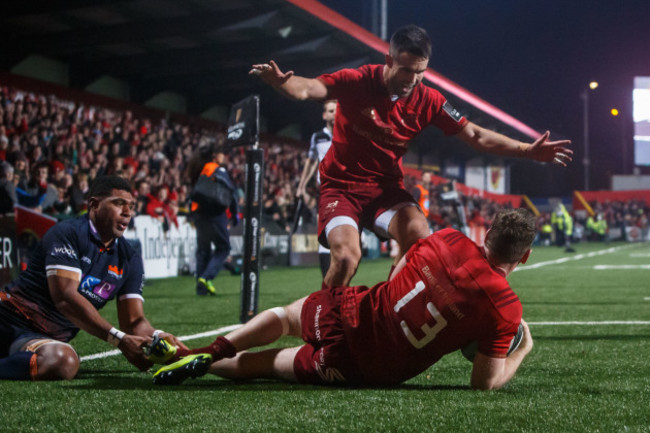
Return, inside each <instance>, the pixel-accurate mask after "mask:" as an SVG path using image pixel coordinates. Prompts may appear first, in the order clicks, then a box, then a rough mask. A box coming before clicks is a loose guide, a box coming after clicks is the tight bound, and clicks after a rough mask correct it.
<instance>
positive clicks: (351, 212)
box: [318, 185, 417, 247]
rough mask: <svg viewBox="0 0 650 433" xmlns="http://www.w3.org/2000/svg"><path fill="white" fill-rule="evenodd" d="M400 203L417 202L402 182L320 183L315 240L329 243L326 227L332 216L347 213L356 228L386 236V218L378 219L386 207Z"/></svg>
mask: <svg viewBox="0 0 650 433" xmlns="http://www.w3.org/2000/svg"><path fill="white" fill-rule="evenodd" d="M402 203H408V204H410V203H413V204H414V205H417V202H416V201H415V199H414V198H413V196H412V195H411V194H410V193H408V192H407V191H406V190H405V189H404V188H402V187H401V186H398V185H395V186H380V185H368V187H366V188H363V189H345V188H337V187H335V186H328V185H322V186H321V189H320V201H319V202H318V240H319V241H320V243H321V244H323V245H324V246H326V247H328V246H329V245H328V243H327V234H326V233H325V228H326V227H327V225H328V224H329V222H330V221H331V220H332V219H333V218H335V217H349V218H351V219H353V220H354V221H355V222H356V223H357V227H359V230H361V229H362V228H367V229H368V230H370V231H372V232H373V233H375V234H376V235H377V236H379V238H380V239H388V237H389V236H388V223H390V220H388V221H377V219H378V218H379V217H380V216H381V215H382V214H383V213H384V212H386V211H388V210H391V209H395V210H396V209H398V208H399V205H400V204H402Z"/></svg>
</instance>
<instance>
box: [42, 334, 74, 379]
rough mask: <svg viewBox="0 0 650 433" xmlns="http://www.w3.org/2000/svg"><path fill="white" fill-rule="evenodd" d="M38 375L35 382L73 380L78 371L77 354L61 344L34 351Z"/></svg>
mask: <svg viewBox="0 0 650 433" xmlns="http://www.w3.org/2000/svg"><path fill="white" fill-rule="evenodd" d="M36 354H37V356H38V358H37V366H38V373H37V376H36V378H35V379H36V380H60V379H65V380H69V379H73V378H74V377H75V376H76V375H77V372H78V371H79V357H78V356H77V352H75V351H74V349H73V348H72V347H71V346H69V345H68V344H63V343H60V344H59V343H52V344H46V345H43V346H41V347H39V348H38V349H37V350H36Z"/></svg>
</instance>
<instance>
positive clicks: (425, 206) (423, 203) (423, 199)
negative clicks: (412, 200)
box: [415, 184, 429, 218]
mask: <svg viewBox="0 0 650 433" xmlns="http://www.w3.org/2000/svg"><path fill="white" fill-rule="evenodd" d="M415 187H416V188H417V189H419V190H420V200H418V205H420V209H422V212H423V213H424V216H425V218H428V217H429V190H428V189H426V188H425V187H423V186H422V185H420V184H417V185H415Z"/></svg>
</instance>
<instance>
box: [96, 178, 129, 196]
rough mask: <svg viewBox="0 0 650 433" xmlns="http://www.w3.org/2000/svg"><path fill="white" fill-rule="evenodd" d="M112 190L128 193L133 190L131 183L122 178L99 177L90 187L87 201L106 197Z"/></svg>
mask: <svg viewBox="0 0 650 433" xmlns="http://www.w3.org/2000/svg"><path fill="white" fill-rule="evenodd" d="M114 189H119V190H122V191H127V192H129V193H130V192H132V190H133V188H131V183H130V182H129V181H128V180H126V179H124V178H123V177H120V176H115V175H107V176H99V177H98V178H96V179H95V181H94V182H93V184H92V185H91V186H90V191H88V199H89V200H90V199H91V198H93V197H97V198H104V197H108V196H109V195H111V193H112V192H113V190H114Z"/></svg>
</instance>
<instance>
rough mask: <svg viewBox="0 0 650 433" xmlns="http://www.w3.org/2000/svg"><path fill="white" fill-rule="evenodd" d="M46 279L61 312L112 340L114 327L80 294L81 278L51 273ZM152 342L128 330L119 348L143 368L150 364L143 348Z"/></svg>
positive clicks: (132, 361)
mask: <svg viewBox="0 0 650 433" xmlns="http://www.w3.org/2000/svg"><path fill="white" fill-rule="evenodd" d="M71 276H72V275H71ZM47 282H48V286H49V289H50V295H51V296H52V300H53V301H54V305H55V306H56V309H57V310H59V311H60V312H61V314H63V315H64V316H65V317H66V318H68V320H70V321H71V322H72V323H74V324H75V325H76V326H78V327H79V328H81V329H83V330H84V331H86V332H87V333H89V334H91V335H93V336H95V337H97V338H99V339H101V340H104V341H108V340H109V337H108V336H109V331H110V330H111V329H112V328H113V326H112V325H111V324H110V323H109V322H108V321H106V319H104V318H103V317H102V316H101V315H100V314H99V312H98V311H97V309H95V307H93V305H92V304H91V303H90V301H88V300H87V299H86V298H84V297H83V296H81V294H79V292H78V291H77V287H78V286H79V281H77V279H76V278H68V277H65V276H59V275H50V276H48V277H47ZM120 322H121V321H120ZM120 324H121V323H120ZM150 335H151V334H150ZM150 342H151V337H142V336H138V335H133V334H131V333H130V332H128V331H127V333H126V334H125V335H122V337H120V340H119V343H118V346H117V347H118V348H119V349H120V350H121V351H122V353H123V354H124V356H125V357H126V359H127V360H128V361H129V362H130V363H131V364H133V365H135V366H136V367H137V368H139V369H140V370H142V371H144V370H146V369H147V368H149V367H150V366H151V363H150V362H149V361H148V360H147V359H146V358H144V354H143V352H142V349H141V348H142V347H143V346H144V345H145V344H148V343H150Z"/></svg>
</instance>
